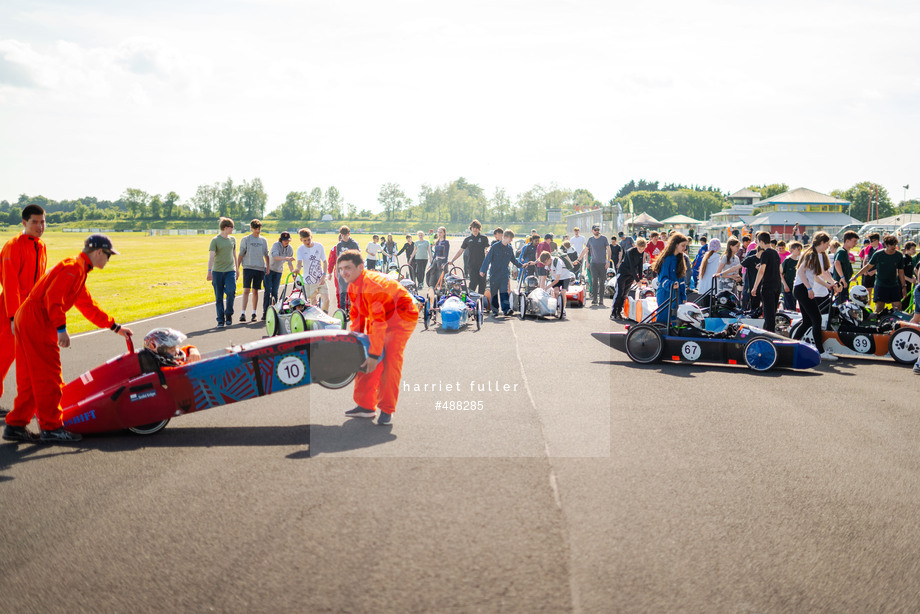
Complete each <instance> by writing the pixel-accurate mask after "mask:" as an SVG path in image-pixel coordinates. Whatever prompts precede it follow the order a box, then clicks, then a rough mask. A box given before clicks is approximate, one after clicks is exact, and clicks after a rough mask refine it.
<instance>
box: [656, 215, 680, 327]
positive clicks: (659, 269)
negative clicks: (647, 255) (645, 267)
mask: <svg viewBox="0 0 920 614" xmlns="http://www.w3.org/2000/svg"><path fill="white" fill-rule="evenodd" d="M688 246H689V243H688V242H687V237H685V236H684V235H682V234H681V233H679V232H675V233H674V234H672V235H671V236H670V237H668V243H667V245H665V246H664V251H663V252H661V254H659V255H658V257H657V258H655V262H654V264H652V270H653V271H655V273H656V274H657V275H658V297H657V298H658V305H659V306H660V305H663V304H664V303H665V301H667V300H668V299H669V298H670V297H671V286H673V285H674V282H675V281H676V282H678V284H679V285H680V286H679V289H678V292H677V305H671V306H670V309H676V308H677V306H678V305H680V304H681V303H683V302H686V300H687V283H686V274H687V259H686V258H685V257H684V254H685V253H686V252H687V247H688ZM670 309H662V310H661V312H660V313H659V314H658V316H657V318H656V321H658V322H664V323H666V322H667V321H668V312H669V311H670Z"/></svg>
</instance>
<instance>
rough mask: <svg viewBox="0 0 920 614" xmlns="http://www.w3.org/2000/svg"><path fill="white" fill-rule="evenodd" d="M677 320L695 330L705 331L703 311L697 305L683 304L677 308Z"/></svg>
mask: <svg viewBox="0 0 920 614" xmlns="http://www.w3.org/2000/svg"><path fill="white" fill-rule="evenodd" d="M677 319H678V320H680V321H681V322H684V323H686V324H689V325H690V326H692V327H693V328H698V329H700V330H703V328H704V326H703V310H702V309H700V306H699V305H697V304H696V303H683V304H681V305H680V306H679V307H678V308H677Z"/></svg>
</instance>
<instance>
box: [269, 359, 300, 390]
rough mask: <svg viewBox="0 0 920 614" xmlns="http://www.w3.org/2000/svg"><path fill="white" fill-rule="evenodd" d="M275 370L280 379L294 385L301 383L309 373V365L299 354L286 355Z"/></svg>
mask: <svg viewBox="0 0 920 614" xmlns="http://www.w3.org/2000/svg"><path fill="white" fill-rule="evenodd" d="M275 371H276V373H277V375H278V379H280V380H281V381H282V382H284V383H285V384H287V385H288V386H294V385H296V384H299V383H300V382H301V380H303V378H304V376H305V375H306V374H307V366H306V365H305V364H304V362H303V360H301V359H300V358H299V357H298V356H285V357H284V358H282V359H281V360H279V361H278V366H277V367H276V368H275Z"/></svg>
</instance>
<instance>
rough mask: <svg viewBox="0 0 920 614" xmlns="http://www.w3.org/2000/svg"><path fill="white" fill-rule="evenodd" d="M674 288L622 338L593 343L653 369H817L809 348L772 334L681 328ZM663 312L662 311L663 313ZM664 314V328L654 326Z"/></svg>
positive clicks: (741, 328)
mask: <svg viewBox="0 0 920 614" xmlns="http://www.w3.org/2000/svg"><path fill="white" fill-rule="evenodd" d="M678 287H679V286H678V283H677V282H675V283H674V284H673V285H672V287H671V289H670V290H671V291H670V297H669V298H668V300H666V301H665V302H664V304H662V305H660V306H659V307H658V309H656V310H655V311H653V312H650V313H649V314H648V315H647V316H646V317H645V319H644V320H643V321H642V322H640V323H639V324H635V325H632V326H629V327H628V328H627V330H626V332H605V333H591V335H592V336H593V337H594V338H595V339H597V340H598V341H600V342H602V343H605V344H606V345H609V346H610V347H612V348H614V349H617V350H620V351H622V352H626V355H627V356H629V358H630V359H631V360H632V361H633V362H637V363H640V364H652V363H656V362H659V361H662V360H667V361H673V362H689V363H698V362H706V363H716V364H722V365H738V364H742V365H747V366H748V367H749V368H750V369H752V370H754V371H769V370H770V369H773V368H781V369H810V368H812V367H815V366H817V365H819V364H820V363H821V356H820V355H819V354H818V351H817V350H816V349H815V348H814V346H812V345H809V344H807V343H804V342H802V341H795V340H793V339H787V338H785V337H782V336H780V335H777V334H776V333H771V332H767V331H765V330H763V329H760V328H755V327H752V326H747V325H745V324H738V323H733V324H730V325H729V326H728V327H727V328H726V329H725V330H723V331H721V332H710V331H707V330H704V329H699V328H695V327H692V326H689V325H687V324H683V323H681V322H680V321H679V320H678V319H677V313H678V309H677V300H676V297H677V292H678ZM665 310H667V311H666V312H665ZM659 313H666V315H667V318H666V321H667V322H666V323H659V322H656V321H655V320H656V316H658V314H659Z"/></svg>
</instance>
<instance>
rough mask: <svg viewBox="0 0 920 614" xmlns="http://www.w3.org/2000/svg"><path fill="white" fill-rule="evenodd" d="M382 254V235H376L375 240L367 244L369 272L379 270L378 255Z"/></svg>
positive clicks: (367, 267) (367, 266)
mask: <svg viewBox="0 0 920 614" xmlns="http://www.w3.org/2000/svg"><path fill="white" fill-rule="evenodd" d="M379 253H380V235H374V238H373V240H371V242H370V243H368V244H367V265H366V266H365V268H366V269H367V270H368V271H376V270H377V255H378V254H379Z"/></svg>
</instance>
